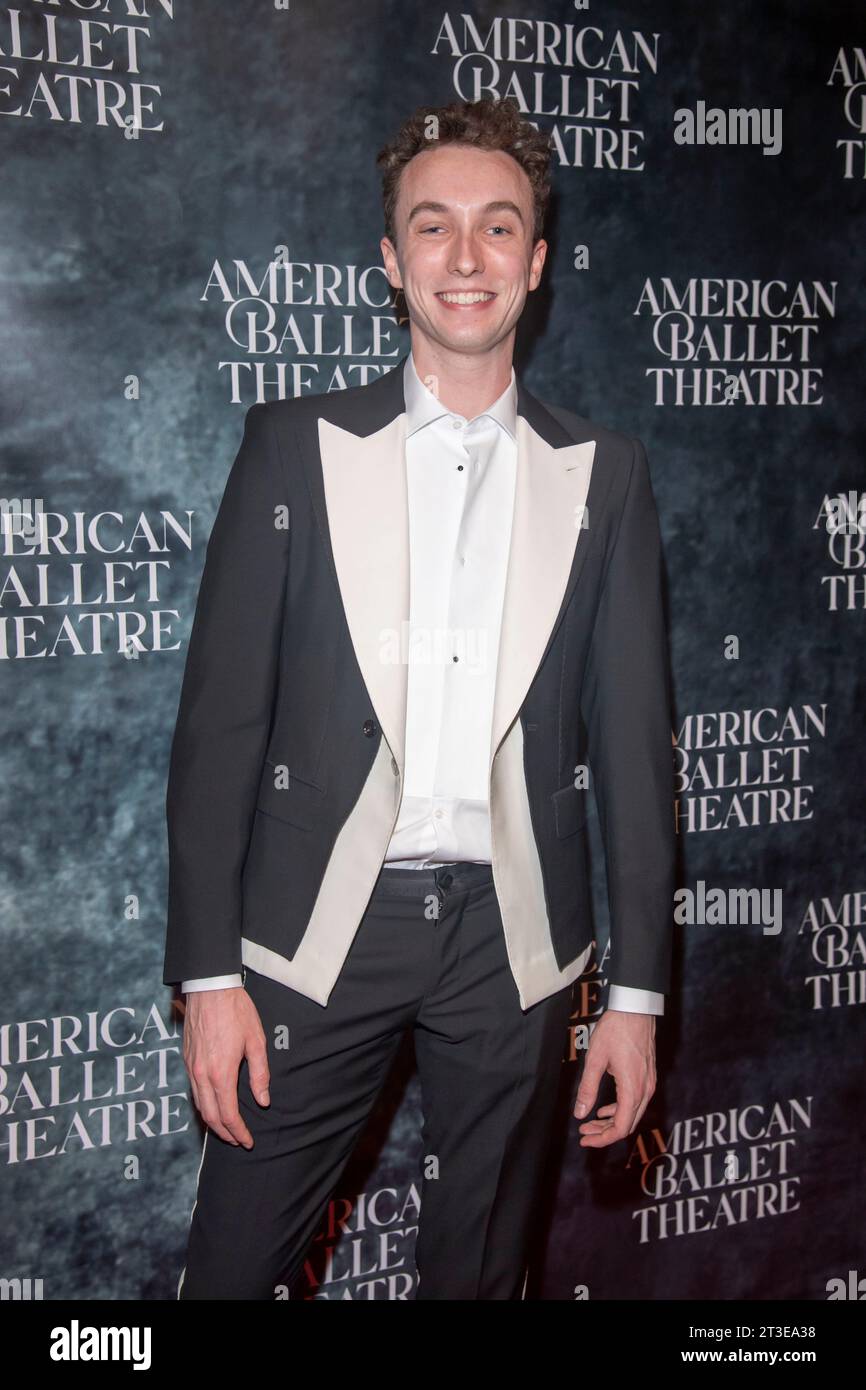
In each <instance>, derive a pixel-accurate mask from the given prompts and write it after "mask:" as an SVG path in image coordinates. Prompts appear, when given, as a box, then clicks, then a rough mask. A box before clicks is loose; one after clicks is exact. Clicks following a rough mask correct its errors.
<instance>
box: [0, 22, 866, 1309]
mask: <svg viewBox="0 0 866 1390" xmlns="http://www.w3.org/2000/svg"><path fill="white" fill-rule="evenodd" d="M864 45H866V25H864V11H863V8H862V6H860V5H855V4H853V3H851V4H840V3H835V4H834V3H828V2H827V0H809V3H807V2H806V0H786V2H785V3H772V2H771V0H764V3H761V4H746V3H745V0H735V3H732V4H730V5H727V6H718V7H716V6H713V7H707V6H700V5H696V4H687V3H682V0H661V2H660V3H659V4H656V5H646V4H641V3H639V0H631V2H630V3H620V4H617V3H611V4H597V5H592V6H590V7H589V8H588V9H587V8H584V9H578V8H575V6H574V5H572V4H567V3H565V2H564V0H547V3H542V2H541V0H521V3H520V4H516V5H513V6H512V5H503V4H489V3H479V2H478V0H475V3H472V4H471V5H468V6H466V7H461V8H459V9H457V8H437V7H433V8H430V7H419V6H416V5H415V4H411V3H408V0H404V3H397V0H392V3H374V2H373V0H362V3H358V2H357V0H332V3H330V4H328V5H322V4H319V3H313V0H291V3H290V4H289V5H286V6H280V5H269V4H264V3H252V0H232V3H228V0H223V3H216V2H215V0H210V2H209V3H208V4H205V3H204V0H199V3H192V0H190V2H189V3H185V0H177V3H175V4H171V3H169V0H163V3H156V0H128V2H127V3H123V0H87V2H86V3H85V0H82V2H81V3H74V0H51V3H37V0H19V3H18V4H17V5H14V6H10V5H8V4H2V5H0V113H2V119H0V154H2V170H3V174H2V184H0V187H2V196H0V218H2V224H0V285H2V296H3V312H2V316H0V359H2V370H0V410H2V423H0V440H2V450H3V486H2V492H3V496H4V504H3V506H4V512H5V514H6V517H7V521H6V523H5V528H6V529H5V533H4V534H3V536H2V541H3V546H4V569H3V588H2V594H0V598H2V612H0V629H2V647H0V657H2V677H3V683H4V690H3V707H4V711H5V716H6V737H5V740H4V745H3V762H4V776H3V779H2V787H3V794H4V822H3V823H4V835H3V852H2V879H0V892H2V904H3V916H2V937H0V940H2V947H3V961H4V965H5V969H4V970H3V974H2V986H0V988H2V1000H0V1020H2V1025H0V1026H2V1031H0V1166H2V1179H3V1181H2V1188H0V1192H2V1213H3V1220H2V1226H3V1231H4V1238H3V1257H2V1262H0V1276H2V1277H3V1278H8V1279H15V1278H18V1279H21V1280H27V1279H30V1280H31V1281H41V1283H38V1284H37V1283H36V1282H34V1283H32V1285H31V1291H32V1292H33V1293H35V1294H37V1296H38V1295H41V1296H42V1297H44V1298H46V1299H61V1298H83V1299H97V1298H109V1299H121V1298H144V1299H172V1298H174V1297H175V1289H176V1283H177V1277H178V1274H179V1272H180V1267H181V1264H182V1259H183V1249H184V1241H185V1236H186V1230H187V1223H188V1220H189V1215H190V1208H191V1205H192V1201H193V1196H194V1191H195V1179H196V1169H197V1166H198V1155H199V1152H200V1146H201V1131H200V1128H199V1125H198V1122H197V1119H196V1116H195V1112H194V1110H193V1108H192V1106H191V1103H190V1100H189V1098H188V1094H187V1083H186V1075H185V1072H184V1069H183V1064H182V1059H181V1044H182V1032H181V1029H182V1018H181V1015H180V1014H179V1013H178V1012H177V1009H176V1007H175V1006H173V1004H172V999H171V991H170V990H168V989H166V988H165V987H164V986H163V985H162V983H161V974H162V951H163V931H164V913H165V889H166V847H165V831H164V819H163V815H164V808H163V799H164V789H165V777H166V766H167V757H168V750H169V744H170V739H171V733H172V729H173V721H174V715H175V711H176V706H177V698H178V694H179V686H180V680H181V675H182V669H183V662H184V654H185V644H186V637H187V635H188V632H189V626H190V623H191V619H192V615H193V611H194V602H195V595H196V591H197V584H198V578H199V575H200V572H201V565H202V562H203V556H204V547H205V542H206V539H207V535H208V531H209V528H210V525H211V522H212V520H213V516H214V512H215V509H216V506H217V504H218V501H219V498H220V496H221V492H222V487H223V484H224V482H225V479H226V476H227V473H228V469H229V466H230V463H231V460H232V458H233V457H234V453H235V451H236V449H237V445H238V443H239V440H240V434H241V422H242V418H243V412H244V410H245V408H246V407H247V406H248V405H249V404H250V403H251V402H252V401H254V400H256V399H266V398H268V399H269V398H273V397H274V396H276V395H295V394H300V393H302V392H310V391H313V392H320V391H326V390H331V389H340V388H341V387H343V386H345V385H353V384H357V383H360V382H363V381H365V380H371V379H372V378H374V377H375V376H376V375H377V374H378V373H380V372H381V371H383V370H387V369H389V368H391V367H393V365H394V363H395V361H396V360H397V359H398V358H399V356H401V355H402V354H403V353H404V352H405V351H406V350H407V349H408V345H409V340H408V333H407V329H406V326H405V324H400V323H398V321H397V318H398V316H397V314H396V313H395V309H394V307H393V305H392V303H391V301H390V294H389V291H388V287H387V284H386V281H385V279H384V275H383V273H382V271H381V261H380V255H379V250H378V241H379V237H380V236H381V232H382V225H381V205H380V195H379V186H378V181H377V175H376V170H375V165H374V156H375V153H376V151H377V150H378V149H379V147H380V146H381V145H382V144H383V143H384V142H385V140H386V139H388V138H390V137H391V136H392V135H393V133H394V131H395V130H396V128H397V126H398V125H399V122H400V121H401V120H402V119H403V118H404V117H405V116H406V115H407V114H408V113H409V112H410V111H411V110H412V109H414V107H415V106H416V105H419V104H421V103H437V104H443V103H445V102H447V101H450V100H452V99H454V98H455V97H456V96H461V97H467V98H470V99H471V98H474V97H476V96H478V95H485V94H488V93H489V92H493V93H496V94H498V95H500V96H504V95H508V94H514V95H516V96H517V97H518V99H519V100H520V101H521V103H522V105H523V109H524V110H525V111H526V113H527V114H528V115H529V116H530V118H531V119H532V120H534V121H535V122H536V123H537V124H538V125H539V126H540V127H542V128H544V129H549V130H551V131H552V132H554V135H555V138H556V142H557V153H556V158H555V164H556V173H555V199H554V208H553V215H552V220H551V225H550V228H549V231H548V240H549V242H550V247H551V249H550V253H549V257H548V269H547V271H546V279H545V284H544V286H543V288H542V290H541V291H539V293H538V294H537V295H536V296H534V297H533V298H532V300H531V303H530V305H529V307H528V309H527V312H526V314H525V316H524V320H523V321H522V324H521V331H520V336H519V349H518V363H517V365H518V368H519V370H521V371H522V372H524V373H525V376H526V380H527V382H528V384H529V386H530V388H531V389H532V390H533V391H534V392H535V393H536V394H538V395H540V396H541V397H542V398H543V399H547V400H550V401H554V402H558V403H560V404H562V405H565V406H567V407H568V408H570V409H572V410H575V411H578V412H579V413H582V414H585V415H588V416H590V417H591V418H593V419H595V420H598V421H600V422H603V423H605V424H608V425H613V426H614V427H617V428H620V429H623V430H626V431H628V432H629V433H631V434H635V435H638V436H639V437H640V438H641V439H642V440H643V441H644V443H645V444H646V447H647V450H648V455H649V460H650V467H651V473H652V481H653V487H654V490H655V494H656V499H657V503H658V507H659V512H660V516H661V524H662V531H663V536H664V542H665V553H666V564H667V576H668V598H669V627H670V639H671V658H672V666H673V672H674V683H675V727H674V729H673V730H672V734H673V738H674V740H675V744H676V746H675V748H674V749H673V752H674V757H675V759H676V765H677V769H678V803H677V814H678V823H679V831H680V835H679V844H680V883H681V885H682V887H683V889H685V890H687V892H688V894H690V895H693V899H692V900H693V902H694V904H695V913H694V914H690V913H689V912H688V911H686V910H685V908H684V909H683V910H682V911H681V912H680V914H679V915H680V916H681V917H683V919H684V920H683V921H682V922H680V923H678V925H677V944H676V967H675V991H674V993H673V995H672V996H671V997H670V999H669V1000H668V1008H667V1013H666V1016H665V1019H664V1021H663V1023H662V1025H661V1028H660V1032H659V1085H658V1090H657V1093H656V1095H655V1097H654V1098H653V1101H652V1103H651V1105H650V1108H649V1109H648V1111H647V1113H646V1115H645V1116H644V1120H643V1122H642V1124H641V1127H640V1130H639V1132H638V1133H636V1134H635V1135H634V1136H632V1138H631V1139H630V1140H629V1141H628V1142H627V1143H624V1144H620V1145H617V1146H614V1147H613V1148H611V1149H607V1150H601V1151H596V1152H588V1151H586V1150H582V1149H580V1147H579V1145H578V1138H579V1134H578V1130H577V1121H575V1120H574V1119H573V1118H572V1117H571V1109H572V1105H571V1098H572V1096H573V1093H574V1090H575V1088H576V1085H577V1078H578V1075H579V1068H580V1064H581V1058H582V1055H583V1050H582V1049H583V1047H584V1046H585V1043H586V1027H587V1025H589V1024H591V1022H592V1019H593V1017H594V1016H596V1015H597V1011H598V1009H599V1008H600V1006H601V1004H602V1003H603V1000H604V984H605V955H604V942H605V938H606V920H605V903H604V891H603V867H602V861H601V859H600V855H599V841H598V835H597V824H594V825H593V827H592V845H593V848H594V851H595V853H594V855H593V858H594V874H595V898H596V910H597V923H596V925H597V937H598V951H597V954H596V956H595V959H594V961H593V963H592V969H591V971H589V972H588V974H587V975H586V976H585V977H584V979H583V980H581V981H580V982H579V983H578V984H577V985H576V986H575V994H574V1000H575V1012H574V1018H573V1021H572V1027H571V1029H570V1030H569V1033H568V1035H567V1036H566V1037H564V1038H563V1054H562V1055H563V1065H562V1083H563V1093H562V1107H561V1124H560V1127H559V1132H558V1133H557V1136H556V1143H555V1152H554V1158H553V1161H552V1163H551V1170H550V1182H549V1186H548V1190H547V1193H546V1204H545V1210H544V1211H543V1213H542V1215H541V1219H540V1221H539V1227H538V1232H537V1236H538V1242H537V1244H538V1252H537V1259H536V1261H535V1265H534V1269H533V1274H532V1277H531V1281H530V1288H529V1291H528V1292H529V1295H530V1296H533V1297H541V1298H545V1299H574V1298H584V1297H589V1298H591V1299H609V1298H613V1297H626V1298H654V1299H670V1298H680V1297H686V1296H697V1297H704V1298H711V1299H734V1298H747V1299H773V1298H785V1299H787V1298H796V1297H799V1298H806V1299H826V1298H828V1297H830V1296H845V1292H846V1290H847V1291H848V1294H849V1296H850V1290H849V1271H851V1270H855V1271H856V1270H860V1271H864V1270H866V1263H864V1261H866V1252H864V1248H863V1231H862V1221H860V1220H859V1219H858V1216H857V1213H858V1211H859V1205H860V1192H861V1188H860V1182H859V1181H858V1180H859V1179H860V1177H861V1175H862V1171H863V1164H864V1157H866V1155H864V1147H866V1135H864V1123H863V1109H864V1107H863V1088H862V1071H863V1055H864V1046H863V1045H864V1028H863V1023H864V1005H866V945H864V934H866V926H864V921H866V881H864V859H863V849H862V845H863V794H862V790H861V788H862V784H863V778H864V771H866V768H864V756H863V748H862V708H863V698H862V697H863V685H862V671H863V655H862V654H863V636H864V607H866V569H864V563H866V553H864V552H866V541H864V531H863V529H860V520H861V516H862V514H861V513H860V512H859V510H858V508H859V501H860V498H861V496H862V495H863V492H864V488H866V474H864V459H863V444H864V429H863V426H864V372H863V360H864V358H863V352H864V328H863V323H864V309H866V295H864V289H863V281H864V268H866V267H864V259H866V258H864V252H863V216H862V213H863V207H864V189H866V183H864V173H866V101H864V93H866V59H864ZM476 84H478V85H477V86H476ZM701 103H703V104H704V106H701ZM712 107H716V108H720V109H721V110H722V111H724V112H727V110H728V109H729V108H733V107H744V108H755V109H757V110H759V111H763V112H764V113H765V120H766V121H767V122H772V120H773V119H774V113H778V114H776V115H775V120H776V121H777V122H778V121H779V120H781V133H782V140H781V148H777V149H776V152H769V153H764V152H763V148H762V145H761V144H758V143H754V142H752V143H727V144H720V143H691V144H689V143H681V142H680V141H679V140H678V139H677V138H676V133H677V130H678V129H679V128H680V127H681V125H682V120H681V118H678V117H677V116H676V115H675V113H676V112H677V111H679V110H682V109H684V108H685V109H687V110H691V111H696V112H697V111H700V110H704V109H705V108H712ZM136 113H137V114H136ZM136 121H137V122H138V125H139V126H140V128H139V129H138V130H136V129H135V125H136ZM778 129H779V127H778V125H777V126H776V131H777V132H778ZM771 130H772V125H768V127H767V134H768V140H766V141H765V142H764V143H770V141H771V137H770V135H769V132H770V131H771ZM269 266H273V269H272V271H271V274H270V276H269V273H268V267H269ZM726 397H727V398H729V399H726ZM840 497H841V498H843V499H844V502H845V505H844V506H842V505H841V504H840V503H839V502H838V501H837V500H834V499H838V498H840ZM16 499H18V500H17V501H16ZM40 510H41V511H43V512H44V513H45V514H46V515H45V520H44V523H43V524H42V527H41V529H40V528H36V529H35V532H33V533H28V531H27V524H28V519H29V518H32V514H33V513H38V512H39V511H40ZM864 527H866V523H864ZM713 889H717V890H722V893H721V894H719V895H717V896H719V897H724V901H725V903H726V904H728V905H730V904H731V902H732V901H733V900H732V898H731V897H730V892H731V890H736V889H755V890H759V891H760V890H764V892H765V897H764V899H763V900H762V901H763V903H764V905H766V906H769V905H770V904H771V903H772V904H773V905H774V907H775V908H778V911H777V912H776V913H775V916H774V917H773V920H772V922H771V918H770V914H768V915H767V916H766V917H765V918H764V919H763V925H762V924H761V923H759V922H753V924H751V925H748V924H737V923H736V922H732V921H731V920H730V919H729V917H728V918H727V919H726V917H725V914H724V912H722V913H721V914H718V915H716V916H715V917H714V914H713V912H712V910H709V911H708V910H705V909H703V908H702V905H701V903H702V900H701V896H700V895H701V893H702V891H704V890H705V891H706V893H708V894H709V893H710V892H711V890H713ZM774 894H775V895H776V896H774ZM695 917H696V918H697V920H694V919H695ZM417 1125H418V1093H417V1080H416V1078H415V1076H414V1074H413V1070H412V1058H411V1050H410V1049H407V1050H405V1051H404V1052H403V1054H401V1057H400V1059H399V1062H398V1065H397V1067H396V1068H395V1071H394V1073H393V1075H392V1077H391V1079H390V1082H389V1086H388V1089H387V1091H386V1093H385V1094H384V1095H383V1097H382V1101H381V1104H380V1106H379V1108H378V1110H377V1112H376V1114H375V1116H374V1118H373V1120H372V1122H371V1124H370V1126H369V1128H368V1131H367V1133H366V1135H365V1138H364V1141H363V1144H362V1146H361V1148H360V1149H359V1151H358V1153H357V1154H356V1156H355V1158H354V1159H353V1161H352V1164H351V1166H350V1168H349V1169H348V1170H347V1172H346V1174H345V1176H344V1178H343V1180H342V1182H341V1184H340V1188H339V1191H338V1193H337V1195H336V1196H335V1199H334V1202H333V1203H332V1206H331V1208H330V1210H329V1212H328V1215H327V1218H326V1221H325V1222H324V1224H323V1226H322V1230H321V1233H320V1235H319V1237H318V1239H317V1240H316V1242H315V1243H314V1246H313V1248H312V1250H311V1257H310V1261H309V1263H308V1266H307V1268H306V1269H305V1271H304V1277H303V1280H302V1281H301V1284H300V1285H299V1287H298V1288H297V1289H296V1290H295V1292H294V1295H293V1296H294V1297H296V1298H312V1297H317V1298H328V1299H336V1298H351V1299H371V1298H374V1299H398V1298H405V1297H411V1296H412V1292H413V1288H414V1266H413V1263H412V1244H413V1239H414V1227H415V1225H416V1222H417V1215H418V1199H417V1187H416V1182H417V1179H418V1175H419V1161H420V1138H419V1136H418V1129H417ZM456 1257H459V1252H458V1253H457V1255H456ZM833 1281H839V1282H838V1283H834V1282H833ZM25 1292H26V1289H25Z"/></svg>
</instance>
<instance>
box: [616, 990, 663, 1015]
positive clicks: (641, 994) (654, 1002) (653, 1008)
mask: <svg viewBox="0 0 866 1390" xmlns="http://www.w3.org/2000/svg"><path fill="white" fill-rule="evenodd" d="M607 1007H608V1008H609V1009H616V1010H619V1011H620V1012H622V1013H627V1014H663V1013H664V1011H665V997H664V995H663V994H659V993H657V991H656V990H654V989H632V987H631V985H611V987H610V989H609V991H608V996H607Z"/></svg>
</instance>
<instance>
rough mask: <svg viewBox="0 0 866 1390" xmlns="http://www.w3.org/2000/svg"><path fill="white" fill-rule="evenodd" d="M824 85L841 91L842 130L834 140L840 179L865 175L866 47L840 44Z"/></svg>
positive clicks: (864, 177) (865, 176)
mask: <svg viewBox="0 0 866 1390" xmlns="http://www.w3.org/2000/svg"><path fill="white" fill-rule="evenodd" d="M827 86H828V87H835V88H837V89H838V90H839V92H840V95H841V107H842V116H843V118H844V121H845V130H846V132H847V133H846V134H845V135H844V136H842V137H840V138H839V139H838V140H837V141H836V149H837V150H839V151H840V164H841V170H842V177H843V179H866V50H864V49H863V48H840V49H839V50H838V52H837V53H836V56H835V58H834V59H833V66H832V67H831V69H830V76H829V77H828V79H827Z"/></svg>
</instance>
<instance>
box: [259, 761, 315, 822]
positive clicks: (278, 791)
mask: <svg viewBox="0 0 866 1390" xmlns="http://www.w3.org/2000/svg"><path fill="white" fill-rule="evenodd" d="M278 766H279V764H277V763H271V762H265V764H264V767H263V768H262V775H261V780H260V781H259V793H258V797H257V798H256V810H258V811H264V813H265V815H267V816H275V817H276V819H277V820H282V821H285V822H286V823H287V824H288V825H295V826H298V827H299V828H300V829H301V830H313V829H315V827H316V826H317V825H319V824H321V813H322V806H323V800H324V793H323V792H322V791H321V790H320V789H319V788H318V787H314V786H313V785H312V783H311V782H302V781H300V780H299V779H298V778H297V777H293V776H292V771H291V768H289V773H288V782H289V785H288V786H287V787H283V786H277V785H276V769H277V767H278Z"/></svg>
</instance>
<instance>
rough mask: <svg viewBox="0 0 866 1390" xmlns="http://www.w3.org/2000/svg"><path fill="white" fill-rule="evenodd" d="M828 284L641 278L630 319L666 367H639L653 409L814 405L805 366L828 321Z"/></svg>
mask: <svg viewBox="0 0 866 1390" xmlns="http://www.w3.org/2000/svg"><path fill="white" fill-rule="evenodd" d="M836 285H837V282H836V281H835V280H831V281H826V282H825V281H823V280H798V281H796V282H795V283H793V284H789V283H788V282H787V281H785V280H736V279H712V278H701V279H689V280H680V281H676V280H673V279H672V278H671V277H670V276H667V275H664V276H662V277H661V278H660V279H658V280H652V279H648V280H645V281H644V283H643V285H642V286H641V290H640V294H639V295H638V298H637V305H636V308H635V310H634V314H635V315H636V316H638V317H640V318H644V317H647V318H649V319H650V320H651V323H652V345H653V347H654V349H655V351H656V353H657V354H658V356H659V357H660V358H662V359H663V360H664V361H665V363H669V364H670V365H666V366H662V367H647V368H646V370H645V375H646V376H647V377H648V378H649V380H650V382H651V383H652V385H653V387H654V395H653V403H654V404H655V405H673V406H686V405H689V406H695V405H697V406H715V405H718V406H728V405H739V406H770V405H776V406H800V405H821V404H822V403H823V400H824V395H823V370H822V369H821V368H820V367H817V366H815V365H814V363H813V357H814V355H815V351H816V348H817V345H818V340H819V334H820V329H821V327H822V325H823V324H824V323H826V321H827V320H828V319H834V318H835V317H836Z"/></svg>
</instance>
